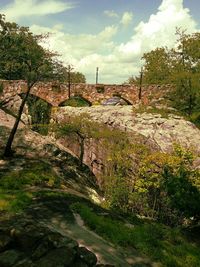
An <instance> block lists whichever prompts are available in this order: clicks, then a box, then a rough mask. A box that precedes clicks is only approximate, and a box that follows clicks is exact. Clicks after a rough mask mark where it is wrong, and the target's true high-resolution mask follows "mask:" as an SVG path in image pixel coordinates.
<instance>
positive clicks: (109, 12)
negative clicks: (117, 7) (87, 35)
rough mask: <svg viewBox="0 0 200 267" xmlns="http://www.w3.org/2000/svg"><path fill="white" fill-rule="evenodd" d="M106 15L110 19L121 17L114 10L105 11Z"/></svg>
mask: <svg viewBox="0 0 200 267" xmlns="http://www.w3.org/2000/svg"><path fill="white" fill-rule="evenodd" d="M104 15H106V16H108V17H110V18H117V17H119V15H118V14H117V13H116V12H115V11H114V10H105V11H104Z"/></svg>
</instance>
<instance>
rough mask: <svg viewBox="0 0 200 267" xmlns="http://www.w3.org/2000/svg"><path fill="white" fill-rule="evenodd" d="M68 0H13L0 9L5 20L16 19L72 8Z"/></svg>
mask: <svg viewBox="0 0 200 267" xmlns="http://www.w3.org/2000/svg"><path fill="white" fill-rule="evenodd" d="M73 7H74V5H73V4H71V3H70V2H66V1H65V2H62V1H59V0H44V1H42V0H15V1H14V2H13V3H11V4H8V5H7V6H5V8H3V9H2V10H0V13H2V14H6V19H7V20H13V21H18V20H19V19H20V18H22V17H29V16H43V15H47V14H56V13H60V12H63V11H65V10H68V9H71V8H73Z"/></svg>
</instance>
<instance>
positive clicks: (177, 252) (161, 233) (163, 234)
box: [71, 203, 200, 267]
mask: <svg viewBox="0 0 200 267" xmlns="http://www.w3.org/2000/svg"><path fill="white" fill-rule="evenodd" d="M71 208H72V209H73V210H75V211H76V212H78V213H79V214H80V216H81V217H82V219H83V220H84V222H85V223H86V224H87V225H88V226H89V227H90V229H92V230H94V231H95V232H97V233H98V234H99V235H101V236H102V237H104V238H105V239H107V240H109V241H111V242H112V243H114V244H116V245H121V246H124V247H129V248H130V247H133V248H136V249H137V250H138V251H139V252H141V253H143V254H145V255H147V256H148V257H150V258H151V259H152V260H154V261H157V262H161V263H162V266H165V267H172V266H174V267H179V266H181V267H188V266H190V267H197V266H200V254H199V247H198V246H197V245H195V244H192V243H189V242H188V241H187V239H186V238H185V237H184V236H183V234H182V233H181V230H179V229H171V228H169V227H166V226H163V225H161V224H156V223H143V224H140V225H134V227H132V228H129V227H128V226H126V225H125V224H124V222H122V221H119V220H116V219H113V218H112V219H111V218H110V217H108V216H106V217H105V216H100V215H96V214H95V212H94V211H93V210H92V209H91V208H89V207H88V206H86V205H85V204H81V203H75V204H73V205H71Z"/></svg>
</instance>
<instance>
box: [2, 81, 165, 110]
mask: <svg viewBox="0 0 200 267" xmlns="http://www.w3.org/2000/svg"><path fill="white" fill-rule="evenodd" d="M0 83H1V84H2V85H3V94H4V98H5V97H6V96H13V95H16V94H18V95H20V94H22V93H25V92H26V90H27V85H26V82H25V81H21V80H20V81H19V80H17V81H5V80H1V81H0ZM169 87H170V85H162V86H158V85H151V86H144V87H143V88H142V100H143V102H145V103H148V101H149V100H151V99H152V98H155V97H156V98H159V97H161V96H162V95H163V90H166V89H167V88H169ZM138 91H139V88H138V87H137V86H135V85H115V84H113V85H107V84H97V85H96V84H72V85H71V96H80V97H82V98H83V99H85V100H87V101H89V102H90V103H91V105H93V104H102V103H103V102H104V101H105V100H107V99H109V98H111V97H113V96H119V97H121V98H123V99H124V100H126V101H127V102H128V103H129V104H134V103H136V102H137V100H138ZM31 94H32V95H35V96H37V97H39V98H41V99H43V100H45V101H46V102H48V103H49V104H51V105H52V106H53V107H57V106H60V105H61V104H62V103H63V102H64V101H66V100H67V99H68V86H67V84H63V83H58V82H38V83H36V84H35V85H34V86H33V88H32V89H31Z"/></svg>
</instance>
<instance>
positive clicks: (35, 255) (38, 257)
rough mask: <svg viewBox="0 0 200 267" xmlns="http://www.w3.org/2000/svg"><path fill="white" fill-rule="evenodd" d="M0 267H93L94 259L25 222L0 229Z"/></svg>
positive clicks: (74, 244) (68, 241)
mask: <svg viewBox="0 0 200 267" xmlns="http://www.w3.org/2000/svg"><path fill="white" fill-rule="evenodd" d="M0 266H1V267H47V266H48V267H66V266H73V267H90V266H91V267H92V266H111V265H102V264H101V265H98V264H97V257H96V256H95V254H93V253H92V252H91V251H89V250H88V249H87V248H85V247H80V246H79V245H78V243H77V242H76V241H75V240H73V239H71V238H69V237H67V236H63V235H62V234H60V233H59V232H56V231H52V230H50V229H49V228H47V227H46V226H43V225H41V224H39V223H36V222H34V221H32V220H29V219H27V218H24V217H23V218H22V217H21V218H19V219H17V220H15V221H9V222H7V223H5V222H4V223H3V224H2V225H1V227H0Z"/></svg>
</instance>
